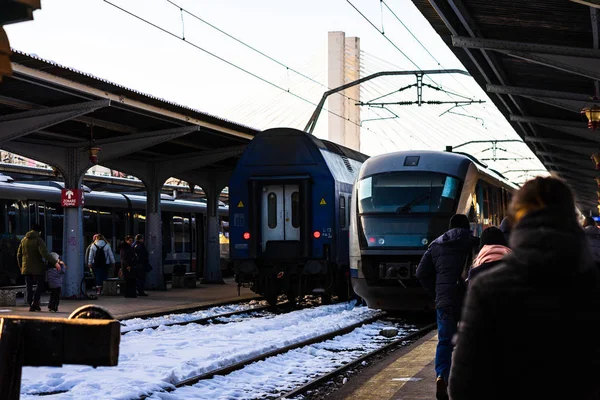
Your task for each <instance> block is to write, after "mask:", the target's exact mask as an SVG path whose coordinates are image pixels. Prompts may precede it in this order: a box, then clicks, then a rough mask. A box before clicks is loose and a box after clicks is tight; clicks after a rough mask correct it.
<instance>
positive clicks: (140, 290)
mask: <svg viewBox="0 0 600 400" xmlns="http://www.w3.org/2000/svg"><path fill="white" fill-rule="evenodd" d="M133 251H134V253H135V258H136V261H137V262H136V266H135V267H136V268H135V269H136V273H137V279H136V287H137V295H138V296H148V293H146V292H144V286H145V285H146V273H147V272H149V271H150V262H149V261H148V250H147V249H146V245H145V244H144V235H142V234H139V233H138V234H137V235H135V244H134V245H133Z"/></svg>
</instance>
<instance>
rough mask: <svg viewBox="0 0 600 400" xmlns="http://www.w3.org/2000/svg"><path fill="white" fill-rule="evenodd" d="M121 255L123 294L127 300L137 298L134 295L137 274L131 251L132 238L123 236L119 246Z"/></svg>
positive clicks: (133, 255)
mask: <svg viewBox="0 0 600 400" xmlns="http://www.w3.org/2000/svg"><path fill="white" fill-rule="evenodd" d="M119 251H120V255H121V272H122V275H123V279H124V280H125V290H123V294H124V295H125V297H128V298H135V297H137V295H136V293H135V286H136V278H137V274H136V271H135V252H134V250H133V237H132V236H129V235H127V236H125V240H124V241H123V242H122V243H121V244H120V245H119Z"/></svg>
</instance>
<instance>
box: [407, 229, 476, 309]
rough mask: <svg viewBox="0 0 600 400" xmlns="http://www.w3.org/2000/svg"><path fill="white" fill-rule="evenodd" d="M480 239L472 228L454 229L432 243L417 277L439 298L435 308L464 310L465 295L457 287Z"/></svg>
mask: <svg viewBox="0 0 600 400" xmlns="http://www.w3.org/2000/svg"><path fill="white" fill-rule="evenodd" d="M478 244H479V240H478V239H477V238H476V237H473V236H472V235H471V231H470V230H468V229H462V228H454V229H450V230H449V231H448V232H446V233H444V234H443V235H442V236H440V237H438V238H437V239H435V240H434V241H433V242H431V245H430V246H429V248H428V249H427V251H426V252H425V254H424V255H423V258H421V262H420V263H419V267H418V268H417V278H418V279H419V281H420V282H421V285H423V287H424V288H425V290H426V291H427V292H428V293H429V294H431V295H432V296H433V297H435V307H436V308H442V307H460V304H461V302H462V295H463V294H462V292H461V290H460V288H459V286H458V285H457V281H458V280H459V279H461V273H462V272H463V269H464V267H465V264H466V263H469V262H470V261H471V260H472V258H469V257H472V255H473V250H474V249H475V248H477V246H478Z"/></svg>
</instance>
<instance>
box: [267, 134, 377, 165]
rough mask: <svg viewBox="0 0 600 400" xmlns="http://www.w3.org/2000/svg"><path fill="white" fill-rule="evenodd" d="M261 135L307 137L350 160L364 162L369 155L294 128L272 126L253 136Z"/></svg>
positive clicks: (321, 147) (325, 148) (321, 146)
mask: <svg viewBox="0 0 600 400" xmlns="http://www.w3.org/2000/svg"><path fill="white" fill-rule="evenodd" d="M261 136H305V137H307V138H309V139H310V140H311V141H312V142H313V143H314V144H315V145H316V146H317V147H318V148H320V149H322V150H326V151H329V152H330V153H334V154H337V155H339V156H343V157H347V158H349V159H351V160H355V161H358V162H361V163H363V162H365V161H366V160H367V159H368V158H369V156H367V155H366V154H363V153H361V152H359V151H356V150H352V149H350V148H348V147H345V146H342V145H339V144H337V143H334V142H331V141H329V140H325V139H319V138H318V137H316V136H315V135H311V134H310V133H307V132H304V131H301V130H299V129H294V128H272V129H267V130H265V131H263V132H261V133H259V134H257V135H256V136H255V138H260V137H261Z"/></svg>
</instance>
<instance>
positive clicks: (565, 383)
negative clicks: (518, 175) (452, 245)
mask: <svg viewBox="0 0 600 400" xmlns="http://www.w3.org/2000/svg"><path fill="white" fill-rule="evenodd" d="M509 215H510V217H511V222H512V226H513V230H512V232H511V237H510V240H511V243H510V244H511V250H512V253H510V254H508V255H506V256H505V257H504V258H503V260H502V263H501V264H500V265H498V266H496V267H495V268H492V269H491V270H489V271H486V272H484V273H482V274H481V275H480V276H478V277H477V279H475V280H473V282H471V284H470V287H469V291H468V293H467V297H466V300H465V305H464V312H463V314H462V319H461V324H460V328H459V333H458V336H457V343H456V348H455V351H454V358H453V361H452V367H451V372H450V382H449V392H450V398H451V399H453V400H470V399H486V400H499V399H544V400H548V399H550V400H552V399H557V400H558V399H592V398H593V399H597V398H600V397H599V396H600V382H599V381H598V375H600V341H599V340H598V338H597V337H596V335H595V333H594V332H593V329H594V328H593V327H596V326H598V324H599V323H600V313H598V310H599V309H600V273H599V271H598V268H596V265H595V263H594V261H593V258H592V254H591V251H590V248H589V246H588V243H587V240H586V236H585V233H584V232H583V229H582V228H581V227H580V225H579V223H578V219H577V216H576V209H575V202H574V199H573V196H572V194H571V190H570V189H569V187H568V186H567V185H566V184H565V183H563V182H562V181H561V180H559V179H557V178H554V177H537V178H535V179H533V180H530V181H528V182H526V183H525V184H524V185H523V187H522V188H521V189H520V190H519V191H518V192H517V193H516V194H515V196H514V197H513V199H512V202H511V205H510V209H509ZM563 328H567V329H568V334H567V336H568V337H565V332H564V329H563ZM590 329H592V331H590ZM551 371H560V373H559V374H558V375H556V379H553V378H552V372H551Z"/></svg>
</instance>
